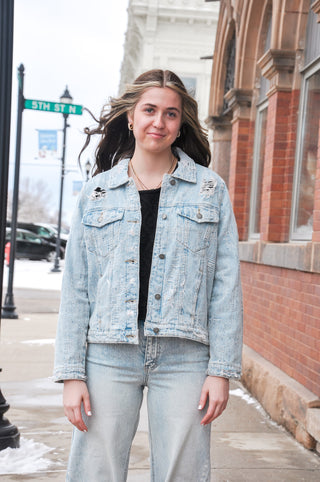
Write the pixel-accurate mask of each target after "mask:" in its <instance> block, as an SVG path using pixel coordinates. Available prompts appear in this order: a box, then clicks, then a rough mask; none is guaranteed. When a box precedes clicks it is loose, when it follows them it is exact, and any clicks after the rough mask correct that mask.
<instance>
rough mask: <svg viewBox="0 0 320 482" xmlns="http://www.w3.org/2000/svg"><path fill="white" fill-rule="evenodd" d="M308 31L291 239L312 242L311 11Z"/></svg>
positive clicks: (316, 46)
mask: <svg viewBox="0 0 320 482" xmlns="http://www.w3.org/2000/svg"><path fill="white" fill-rule="evenodd" d="M311 4H312V2H311ZM306 32H307V34H306V48H305V53H304V57H305V68H304V71H303V72H302V75H303V77H302V85H301V96H300V107H299V122H298V131H297V133H298V135H297V149H296V163H295V172H294V184H293V197H292V215H291V239H292V240H298V241H308V240H310V239H312V230H313V209H314V194H315V179H316V164H317V149H318V143H319V132H320V24H319V23H317V16H316V14H315V13H314V12H313V11H312V10H310V11H309V15H308V23H307V30H306Z"/></svg>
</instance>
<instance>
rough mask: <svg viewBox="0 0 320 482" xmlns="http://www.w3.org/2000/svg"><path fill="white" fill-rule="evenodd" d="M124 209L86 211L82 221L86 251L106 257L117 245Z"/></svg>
mask: <svg viewBox="0 0 320 482" xmlns="http://www.w3.org/2000/svg"><path fill="white" fill-rule="evenodd" d="M123 214H124V209H107V210H102V209H101V210H95V211H88V212H87V213H86V214H85V215H84V216H83V219H82V223H83V225H84V236H85V240H86V243H87V247H88V250H89V251H91V252H96V253H97V254H98V255H100V256H107V255H108V254H109V253H110V252H111V251H112V250H113V249H114V248H115V247H116V245H117V244H118V243H119V231H120V222H121V220H122V218H123Z"/></svg>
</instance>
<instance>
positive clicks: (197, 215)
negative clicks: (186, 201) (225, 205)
mask: <svg viewBox="0 0 320 482" xmlns="http://www.w3.org/2000/svg"><path fill="white" fill-rule="evenodd" d="M177 213H178V220H177V240H178V241H179V243H181V244H182V245H183V246H185V247H186V248H188V249H189V250H190V251H193V252H197V251H201V250H203V249H206V248H207V247H208V246H209V244H210V242H216V238H217V232H218V223H219V211H218V209H217V208H214V207H211V208H209V207H202V206H182V207H181V208H178V210H177Z"/></svg>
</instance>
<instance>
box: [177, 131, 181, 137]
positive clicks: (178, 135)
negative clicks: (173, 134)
mask: <svg viewBox="0 0 320 482" xmlns="http://www.w3.org/2000/svg"><path fill="white" fill-rule="evenodd" d="M180 134H181V132H180V131H179V132H178V134H177V139H178V137H180Z"/></svg>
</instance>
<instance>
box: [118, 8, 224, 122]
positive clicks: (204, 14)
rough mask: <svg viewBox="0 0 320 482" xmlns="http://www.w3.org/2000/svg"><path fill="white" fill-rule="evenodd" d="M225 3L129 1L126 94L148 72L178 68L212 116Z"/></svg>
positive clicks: (122, 82) (202, 112)
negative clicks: (213, 79) (212, 91)
mask: <svg viewBox="0 0 320 482" xmlns="http://www.w3.org/2000/svg"><path fill="white" fill-rule="evenodd" d="M218 14H219V2H205V0H129V6H128V27H127V33H126V40H125V46H124V57H123V61H122V67H121V79H120V88H119V90H120V93H121V92H123V90H124V87H125V85H126V84H127V83H130V82H132V81H133V80H134V79H135V78H136V77H137V76H138V75H139V74H141V73H142V72H144V71H146V70H150V69H155V68H161V69H169V70H172V71H174V72H175V73H176V74H178V75H179V77H181V79H182V80H183V81H184V83H185V85H186V87H187V89H188V90H189V92H191V93H192V94H193V95H194V97H195V99H196V100H197V101H198V103H199V117H200V119H201V120H202V121H204V120H205V119H206V117H207V115H208V105H209V92H210V78H211V70H212V55H213V50H214V39H215V34H216V26H217V21H218Z"/></svg>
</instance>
